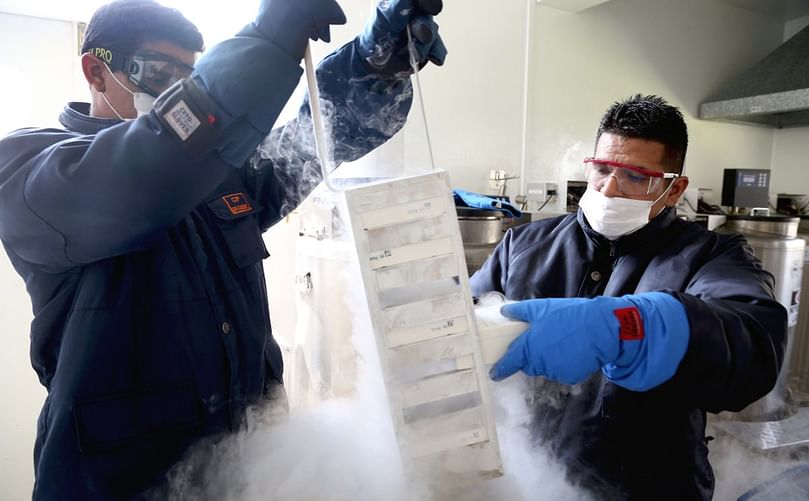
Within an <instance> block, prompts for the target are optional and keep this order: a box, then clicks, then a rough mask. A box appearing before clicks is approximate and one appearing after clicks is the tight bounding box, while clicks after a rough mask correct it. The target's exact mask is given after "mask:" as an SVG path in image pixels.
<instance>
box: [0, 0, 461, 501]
mask: <svg viewBox="0 0 809 501" xmlns="http://www.w3.org/2000/svg"><path fill="white" fill-rule="evenodd" d="M256 3H260V6H259V11H258V14H257V16H256V18H255V20H254V21H253V22H251V23H249V24H248V25H247V26H245V27H244V28H243V29H242V30H241V31H240V32H239V33H238V34H237V36H236V37H234V38H231V39H229V40H226V41H224V42H222V43H220V44H218V45H216V46H215V47H213V48H211V49H210V50H208V51H207V52H206V53H205V54H204V55H202V56H201V57H200V58H199V60H196V55H197V53H198V52H200V51H201V50H202V47H203V41H202V36H201V35H200V33H199V32H198V31H197V29H196V28H195V27H194V25H193V24H191V23H190V22H189V21H188V20H187V19H185V18H184V17H183V16H182V14H180V13H179V12H178V11H176V10H174V9H169V8H166V7H164V6H162V5H160V4H158V3H156V2H154V1H152V0H118V1H115V2H112V3H110V4H108V5H106V6H104V7H102V8H100V9H99V10H98V11H97V12H96V13H95V14H94V15H93V18H92V19H91V20H90V22H89V24H88V26H87V30H86V35H85V41H84V47H83V50H82V52H83V55H82V56H81V63H82V70H83V72H84V76H85V78H86V80H87V83H88V84H89V87H90V93H91V102H90V103H69V104H68V106H66V107H65V109H64V111H63V112H62V114H61V115H60V117H59V119H60V122H61V123H62V125H63V127H64V128H63V129H22V130H19V131H15V132H13V133H11V134H10V135H9V136H7V137H6V138H4V139H3V140H2V141H0V239H2V242H3V246H4V248H5V249H6V251H7V253H8V255H9V257H10V259H11V262H12V264H13V265H14V267H15V268H16V270H17V271H18V272H19V274H20V275H21V276H22V277H23V278H24V280H25V283H26V286H27V290H28V293H29V294H30V296H31V301H32V305H33V310H34V315H35V318H34V320H33V322H32V325H31V362H32V365H33V367H34V370H36V372H37V375H38V376H39V379H40V381H41V383H42V384H43V385H44V386H45V387H46V388H47V390H48V396H47V398H46V401H45V404H44V406H43V409H42V412H41V414H40V417H39V422H38V427H37V438H36V443H35V446H34V468H35V476H36V482H35V486H34V498H35V499H38V500H39V499H42V500H46V499H47V500H50V499H58V500H90V499H135V498H137V499H142V498H144V497H150V498H154V499H161V498H162V497H164V496H165V490H164V489H165V488H166V479H167V476H166V473H167V472H168V471H169V469H170V468H171V467H172V466H173V465H174V464H175V463H177V462H178V461H179V460H180V459H181V458H182V457H183V455H184V454H185V453H186V451H188V450H189V447H191V446H192V445H193V444H194V443H196V442H198V441H199V439H201V438H203V437H210V438H212V439H215V438H216V437H219V436H221V435H222V434H224V433H226V432H229V431H234V430H239V429H241V428H242V427H243V426H244V423H245V419H246V410H247V409H248V408H249V407H250V406H251V405H254V404H260V403H262V402H265V401H267V399H270V398H272V397H273V396H275V395H277V394H279V393H280V392H281V391H282V390H281V384H282V371H283V364H282V360H281V352H280V349H279V347H278V345H277V343H276V342H275V340H274V339H273V337H272V334H271V329H270V318H269V312H268V310H267V291H266V286H265V277H264V272H263V267H262V260H263V259H264V258H266V257H268V255H269V254H268V252H267V250H266V248H265V247H264V243H263V240H262V237H261V235H262V233H263V232H264V231H266V230H267V229H268V228H269V227H270V226H271V225H273V224H275V223H276V222H278V221H279V220H281V219H282V218H284V217H285V216H286V215H287V214H289V213H290V212H291V211H292V210H293V209H294V208H295V207H296V206H297V205H298V204H299V203H300V202H301V201H302V200H303V199H304V198H305V197H306V196H307V195H308V194H309V193H310V192H311V191H312V190H313V189H314V188H315V186H316V185H317V183H318V182H319V181H320V180H321V174H320V167H319V163H318V159H317V158H316V155H315V148H314V146H313V139H312V123H311V118H310V114H309V108H308V105H307V104H306V103H304V105H303V106H302V107H301V108H300V112H299V114H298V116H297V118H295V119H293V120H292V121H290V122H289V123H287V124H283V125H282V126H280V127H277V128H275V129H273V125H274V123H275V121H276V118H277V117H278V115H279V113H280V112H281V109H282V108H283V107H284V105H285V103H286V102H287V100H288V99H289V97H290V95H291V93H292V92H293V89H294V88H295V87H296V85H297V83H298V81H299V79H300V76H301V74H302V69H301V67H300V61H301V59H302V58H303V56H304V51H305V49H306V45H307V43H308V41H309V40H310V39H311V40H325V41H328V40H329V27H330V26H331V25H333V24H342V23H344V22H345V16H344V14H343V12H342V10H341V9H340V7H339V5H338V4H337V3H336V2H335V1H334V0H261V2H256ZM425 4H428V6H427V7H425V6H424V5H425ZM441 7H442V3H441V1H440V0H434V1H430V2H422V1H421V0H418V1H416V0H384V1H381V2H380V3H379V5H378V6H377V9H376V10H375V11H374V12H373V13H372V16H371V19H370V20H369V21H368V23H367V24H366V27H365V29H364V31H363V32H362V33H361V34H360V35H359V36H357V37H356V38H355V39H354V40H352V41H350V42H349V43H348V44H346V45H345V46H343V47H342V48H341V49H339V50H337V51H335V52H334V53H332V54H331V55H329V56H328V57H327V58H326V59H324V61H323V62H322V63H321V64H320V66H319V68H318V72H317V74H318V82H319V87H320V93H321V100H323V101H325V102H327V103H328V104H329V107H328V109H333V110H334V112H333V114H332V117H331V120H332V121H331V123H330V124H327V129H328V130H332V131H334V132H333V137H332V140H333V142H334V154H333V157H334V158H333V160H334V161H335V163H336V164H339V163H341V162H344V161H350V160H354V159H357V158H359V157H361V156H362V155H364V154H366V153H368V152H369V151H371V150H372V149H373V148H375V147H377V146H379V145H380V144H382V143H383V142H385V141H386V140H387V139H388V138H390V137H391V136H392V135H393V134H395V133H396V132H397V131H398V130H399V129H401V127H402V126H403V125H404V123H405V120H406V117H407V113H408V110H409V109H410V105H411V101H412V87H411V84H410V74H411V73H412V69H411V50H410V49H411V48H412V49H413V51H412V52H413V55H412V57H413V58H415V59H416V61H415V62H416V64H417V65H418V67H419V68H421V67H424V66H425V65H426V64H427V63H428V62H432V63H434V64H437V65H441V64H443V61H444V57H445V56H446V49H445V47H444V45H443V43H442V41H441V37H440V36H439V35H438V31H437V29H438V26H437V25H436V24H435V22H434V21H433V17H432V16H433V15H435V14H437V13H438V12H439V11H440V10H441ZM211 8H212V9H227V8H228V6H227V5H225V4H220V3H212V4H211ZM408 28H410V32H412V42H411V43H408V40H409V39H410V37H409V36H408ZM195 60H196V61H195ZM308 445H309V446H315V447H316V446H317V444H308ZM301 446H302V447H303V446H307V444H301ZM268 453H272V451H268ZM279 453H281V452H279ZM147 491H148V493H149V494H148V496H147V495H146V492H147Z"/></svg>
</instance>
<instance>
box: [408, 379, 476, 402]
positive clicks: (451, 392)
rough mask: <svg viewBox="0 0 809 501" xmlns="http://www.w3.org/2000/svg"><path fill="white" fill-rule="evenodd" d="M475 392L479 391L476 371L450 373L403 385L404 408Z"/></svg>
mask: <svg viewBox="0 0 809 501" xmlns="http://www.w3.org/2000/svg"><path fill="white" fill-rule="evenodd" d="M475 391H478V381H477V377H475V372H474V371H471V370H468V371H458V372H450V373H449V374H441V375H439V376H432V377H429V378H427V379H422V380H421V381H419V382H417V383H411V384H407V385H403V386H402V387H401V397H402V407H413V406H415V405H420V404H425V403H427V402H434V401H436V400H444V399H446V398H450V397H455V396H458V395H464V394H466V393H472V392H475Z"/></svg>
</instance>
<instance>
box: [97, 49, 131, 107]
mask: <svg viewBox="0 0 809 501" xmlns="http://www.w3.org/2000/svg"><path fill="white" fill-rule="evenodd" d="M103 64H104V67H105V68H107V71H108V72H109V73H110V76H111V77H112V79H113V80H115V83H117V84H118V85H120V86H121V88H122V89H124V90H125V91H127V92H129V93H130V94H131V95H132V99H133V100H134V99H135V93H134V92H132V91H131V90H129V88H128V87H127V86H126V85H124V84H122V83H121V81H120V80H118V77H116V76H115V73H113V72H112V70H111V69H110V67H109V65H107V63H103ZM101 99H103V100H104V102H105V103H107V106H109V107H110V109H111V110H112V112H113V113H115V115H116V116H117V117H118V119H119V120H126V119H125V118H124V117H122V116H121V114H120V113H118V110H116V109H115V107H114V106H113V105H112V104H111V103H110V101H109V99H107V96H106V94H105V93H104V92H102V93H101Z"/></svg>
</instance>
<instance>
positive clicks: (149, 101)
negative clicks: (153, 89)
mask: <svg viewBox="0 0 809 501" xmlns="http://www.w3.org/2000/svg"><path fill="white" fill-rule="evenodd" d="M107 70H108V71H109V72H110V75H111V76H112V79H113V80H115V83H117V84H118V85H120V86H121V88H122V89H124V90H125V91H127V92H129V93H130V94H132V102H133V104H134V105H135V111H137V112H138V116H139V117H142V116H143V115H148V114H149V112H150V111H152V108H154V102H155V100H156V99H157V98H155V97H154V96H152V95H151V94H147V93H145V92H140V91H139V92H132V91H131V90H129V87H127V86H126V85H124V84H122V83H121V81H120V80H118V77H116V76H115V73H113V72H112V70H110V67H109V66H107ZM101 97H102V98H103V99H104V102H106V103H107V106H109V107H110V109H112V111H113V113H115V114H116V115H117V116H118V118H119V119H121V120H126V119H125V118H124V117H122V116H121V114H120V113H118V110H116V109H115V108H114V107H113V106H112V104H110V102H109V101H108V100H107V96H105V95H104V93H101Z"/></svg>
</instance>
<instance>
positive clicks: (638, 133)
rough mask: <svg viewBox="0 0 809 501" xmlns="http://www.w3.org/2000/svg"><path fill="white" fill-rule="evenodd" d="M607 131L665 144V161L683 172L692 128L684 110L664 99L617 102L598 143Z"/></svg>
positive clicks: (635, 98)
mask: <svg viewBox="0 0 809 501" xmlns="http://www.w3.org/2000/svg"><path fill="white" fill-rule="evenodd" d="M605 132H606V133H608V134H615V135H618V136H621V137H624V138H637V139H644V140H647V141H657V142H658V143H662V144H663V145H664V146H665V150H664V159H663V160H664V162H665V163H666V165H668V166H669V167H670V168H672V169H675V171H676V172H677V173H678V174H681V173H682V171H683V163H684V162H685V151H686V149H687V148H688V129H687V127H686V126H685V120H683V114H682V113H681V112H680V110H679V109H678V108H677V107H675V106H672V105H670V104H669V103H667V102H666V100H665V99H663V98H662V97H659V96H653V95H649V96H642V95H640V94H635V95H634V96H632V97H630V98H628V99H625V100H624V101H621V102H615V103H613V104H612V106H610V108H609V109H608V110H607V111H606V112H605V113H604V116H602V117H601V123H600V124H599V126H598V135H597V136H596V143H598V139H599V138H600V137H601V134H603V133H605Z"/></svg>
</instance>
